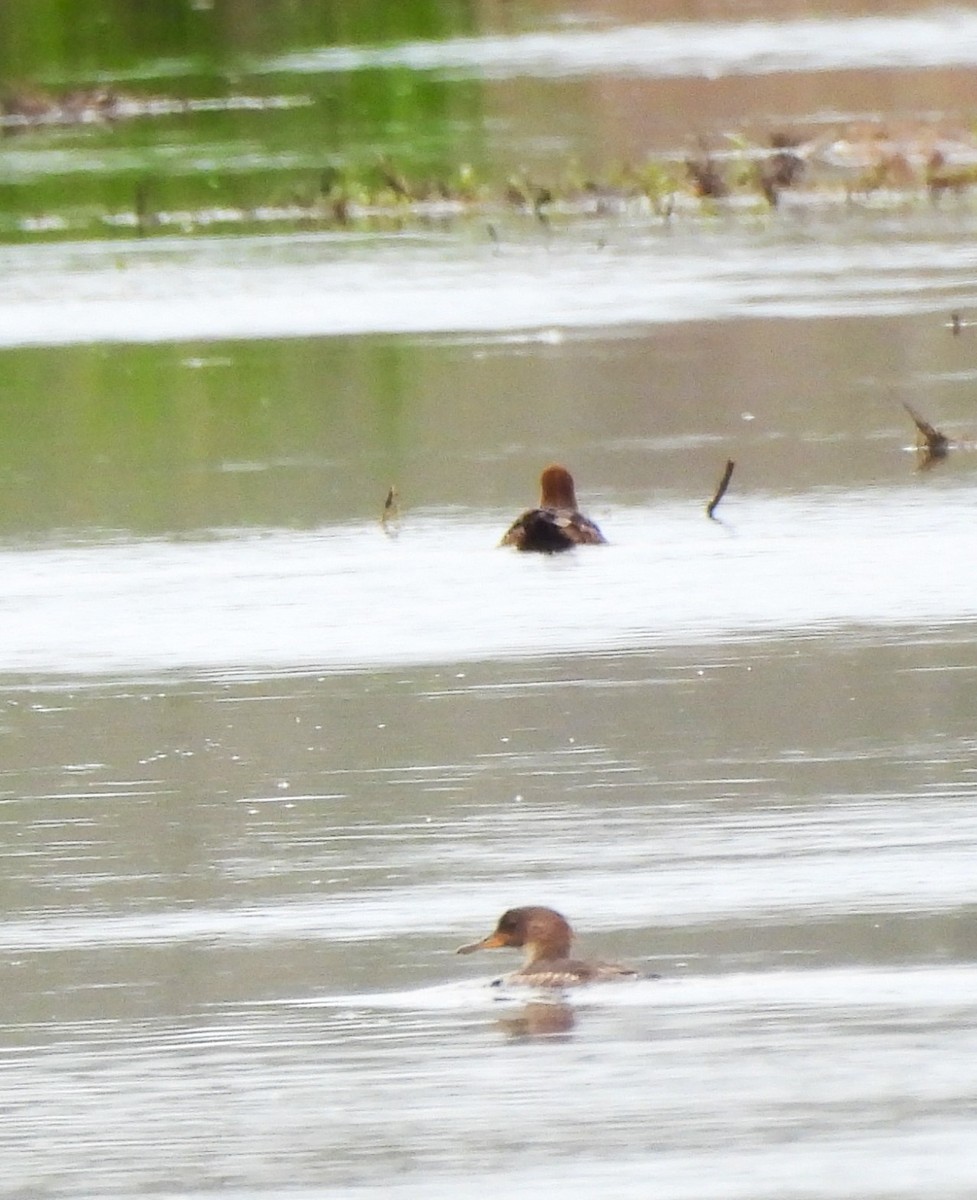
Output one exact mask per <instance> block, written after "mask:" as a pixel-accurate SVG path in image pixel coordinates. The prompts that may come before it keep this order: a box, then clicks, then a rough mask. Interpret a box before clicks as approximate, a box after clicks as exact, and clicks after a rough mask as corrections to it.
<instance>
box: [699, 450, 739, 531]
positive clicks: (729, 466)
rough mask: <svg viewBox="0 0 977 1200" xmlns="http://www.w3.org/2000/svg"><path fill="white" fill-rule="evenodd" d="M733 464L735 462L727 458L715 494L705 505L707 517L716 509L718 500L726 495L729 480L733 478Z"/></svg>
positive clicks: (734, 464)
mask: <svg viewBox="0 0 977 1200" xmlns="http://www.w3.org/2000/svg"><path fill="white" fill-rule="evenodd" d="M735 466H736V463H734V462H733V460H732V459H731V458H730V459H727V461H726V470H725V471H723V477H722V479H720V481H719V487H717V488H716V494H715V495H714V496H713V498H712V499H711V500H710V501H709V503H708V505H707V506H706V516H707V517H710V518H711V517H712V514H713V513H714V512H715V511H716V506H717V505H718V504H719V501H720V500H722V498H723V496H725V495H726V489H727V488H728V487H729V481H730V480H731V479H732V478H733V468H734V467H735Z"/></svg>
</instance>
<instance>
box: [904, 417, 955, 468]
mask: <svg viewBox="0 0 977 1200" xmlns="http://www.w3.org/2000/svg"><path fill="white" fill-rule="evenodd" d="M902 406H903V408H904V409H905V410H906V412H907V413H909V415H910V416H911V417H912V419H913V424H914V425H915V426H916V446H917V448H918V450H919V455H920V461H919V465H920V467H922V468H924V469H925V468H926V467H931V466H932V465H933V463H936V462H939V461H940V460H941V459H944V458H946V456H947V455H948V454H949V453H950V439H949V438H948V437H947V436H946V434H945V433H941V432H940V431H939V430H938V429H936V428H934V427H933V426H932V425H931V424H930V423H929V421H926V420H924V419H923V418H922V417H921V416H920V415H919V413H918V412H916V410H915V409H914V408H911V407H910V406H909V405H908V404H906V402H905V401H903V405H902Z"/></svg>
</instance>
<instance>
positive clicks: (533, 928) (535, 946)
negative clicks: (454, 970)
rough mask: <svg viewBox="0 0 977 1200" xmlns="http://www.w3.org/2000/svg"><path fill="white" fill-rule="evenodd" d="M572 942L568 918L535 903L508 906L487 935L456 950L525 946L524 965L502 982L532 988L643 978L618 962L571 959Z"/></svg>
mask: <svg viewBox="0 0 977 1200" xmlns="http://www.w3.org/2000/svg"><path fill="white" fill-rule="evenodd" d="M572 945H573V930H572V929H571V928H570V923H569V921H567V919H566V917H564V916H563V915H562V914H561V913H558V912H557V911H556V910H555V909H552V908H546V907H545V906H543V905H539V904H533V905H528V906H526V907H524V908H510V909H508V910H507V911H506V912H504V913H503V914H502V916H501V917H499V921H498V924H497V925H496V927H495V929H494V930H493V932H492V933H490V934H489V935H488V937H484V938H482V940H481V941H479V942H472V943H471V944H470V945H467V946H459V947H458V949H457V950H456V951H455V953H456V954H474V952H475V951H476V950H495V949H497V948H498V947H502V946H512V947H513V948H515V949H520V948H521V949H524V950H525V951H526V958H525V961H524V962H523V965H522V966H521V967H520V968H519V970H518V971H513V972H512V973H511V974H509V975H506V976H505V977H504V980H503V981H504V982H505V983H514V984H523V985H525V986H529V987H552V988H563V987H576V986H579V985H580V984H584V983H607V982H614V981H623V980H631V979H639V978H640V975H639V973H638V972H637V971H635V970H634V969H633V968H631V967H625V966H622V965H621V964H619V963H608V962H600V961H591V960H588V959H580V958H571V957H570V950H571V947H572ZM500 982H502V981H500Z"/></svg>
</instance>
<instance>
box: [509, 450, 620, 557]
mask: <svg viewBox="0 0 977 1200" xmlns="http://www.w3.org/2000/svg"><path fill="white" fill-rule="evenodd" d="M606 543H607V538H605V537H604V535H603V534H602V533H601V531H600V530H599V529H598V528H597V526H596V525H595V524H594V522H593V521H591V520H590V519H589V518H588V517H585V516H584V515H583V513H581V512H579V511H578V509H577V494H576V491H575V489H574V486H573V476H572V475H571V474H570V472H569V471H568V470H567V469H566V467H564V466H561V465H560V464H559V463H551V464H550V465H549V466H548V467H547V468H546V469H545V470H544V471H543V473H542V475H540V477H539V507H538V508H530V509H528V510H527V511H526V512H524V513H523V514H522V516H520V517H517V518H516V520H515V521H514V522H513V523H512V525H510V527H509V528H508V529H507V530H506V532H505V535H504V537H503V538H502V541H501V542H500V543H499V545H501V546H515V548H516V549H517V550H532V551H535V552H536V553H538V554H557V553H559V552H560V551H561V550H571V549H572V548H573V547H574V546H585V545H586V546H600V545H606Z"/></svg>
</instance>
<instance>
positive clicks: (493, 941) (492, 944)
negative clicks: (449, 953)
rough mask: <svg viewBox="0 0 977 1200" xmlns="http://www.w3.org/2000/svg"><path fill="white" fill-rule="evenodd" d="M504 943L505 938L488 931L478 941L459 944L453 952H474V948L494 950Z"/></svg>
mask: <svg viewBox="0 0 977 1200" xmlns="http://www.w3.org/2000/svg"><path fill="white" fill-rule="evenodd" d="M505 944H506V942H505V939H504V938H503V937H502V936H501V935H500V934H498V933H490V934H489V935H488V937H487V938H482V940H481V941H480V942H472V943H471V945H469V946H459V947H458V949H457V950H456V951H455V954H474V953H475V951H476V950H496V949H498V947H499V946H504V945H505Z"/></svg>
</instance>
